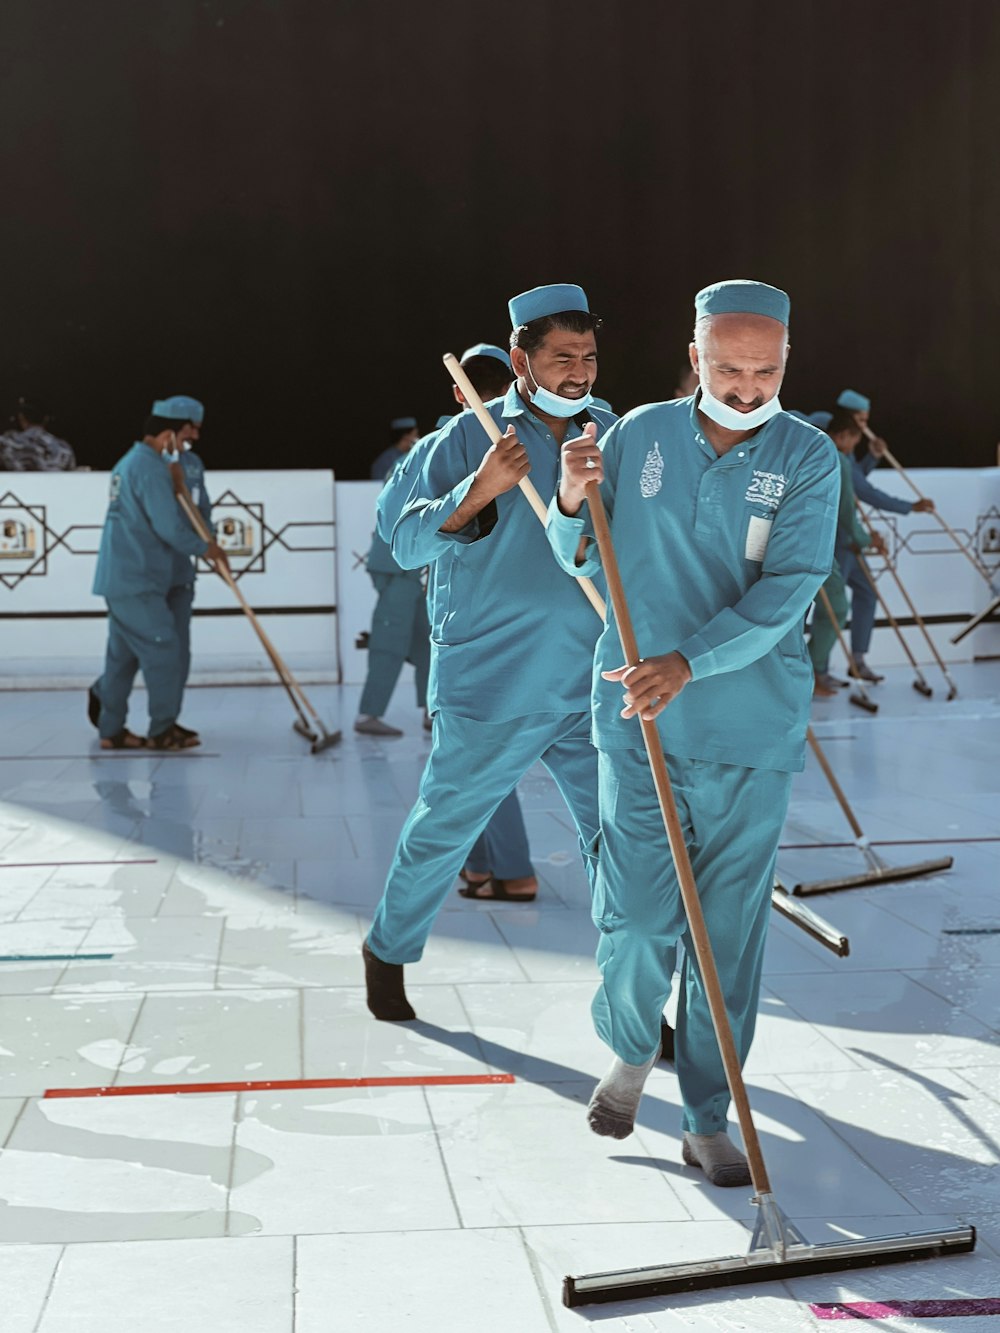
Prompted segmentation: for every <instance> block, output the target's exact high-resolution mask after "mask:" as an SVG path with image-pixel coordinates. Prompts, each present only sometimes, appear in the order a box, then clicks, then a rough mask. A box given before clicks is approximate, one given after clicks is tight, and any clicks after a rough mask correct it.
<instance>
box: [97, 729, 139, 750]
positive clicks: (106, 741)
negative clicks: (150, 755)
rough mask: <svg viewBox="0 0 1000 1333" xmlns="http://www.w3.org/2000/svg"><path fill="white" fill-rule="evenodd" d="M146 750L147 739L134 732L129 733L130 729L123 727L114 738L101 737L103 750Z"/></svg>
mask: <svg viewBox="0 0 1000 1333" xmlns="http://www.w3.org/2000/svg"><path fill="white" fill-rule="evenodd" d="M145 748H146V739H145V737H144V736H137V735H136V734H135V732H134V731H129V729H128V727H123V728H122V729H121V731H118V732H116V733H115V735H114V736H102V737H101V749H102V750H144V749H145Z"/></svg>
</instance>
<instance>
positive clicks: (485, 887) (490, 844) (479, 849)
mask: <svg viewBox="0 0 1000 1333" xmlns="http://www.w3.org/2000/svg"><path fill="white" fill-rule="evenodd" d="M461 365H462V369H463V370H464V371H465V373H466V375H467V376H468V377H469V380H470V381H471V383H472V386H473V388H474V389H475V390H476V392H477V393H478V394H479V396H480V398H482V399H483V401H484V402H490V401H491V400H492V399H494V398H502V397H503V396H504V394H505V393H506V392H507V390H508V389H509V388H510V385H511V382H512V380H513V378H514V372H513V370H512V368H511V364H510V357H509V356H508V354H507V353H506V352H505V351H504V350H503V348H502V347H498V346H497V345H496V344H495V343H475V344H474V345H473V346H472V347H467V348H466V349H465V351H464V352H463V353H462V356H461ZM452 392H453V393H454V395H455V401H456V403H457V404H458V405H459V407H460V408H464V407H465V406H466V402H465V398H464V396H463V394H462V391H461V389H460V388H459V387H458V385H457V384H454V385H452ZM451 420H452V418H451V417H441V418H439V420H438V423H437V426H436V427H435V429H434V430H433V431H432V432H431V433H430V434H429V435H425V436H424V437H423V438H422V439H420V440H418V441H417V443H416V444H415V445H414V446H413V448H412V449H411V450H410V452H409V453H408V454H407V455H406V457H405V458H404V459H403V461H402V462H400V463H398V464H397V465H396V467H395V468H394V469H393V471H392V472H391V473H390V475H389V480H388V481H387V482H386V484H385V486H384V487H383V489H382V493H381V494H380V495H379V498H378V510H377V512H378V527H377V535H378V538H380V539H381V540H383V541H385V542H388V541H391V539H392V529H393V527H394V526H395V524H396V522H397V521H398V519H399V517H400V515H401V514H402V511H403V508H404V507H405V505H406V502H407V501H408V499H409V497H410V492H411V490H412V487H413V480H414V478H415V477H416V476H417V474H418V472H419V469H420V468H421V467H422V466H423V462H424V458H425V456H426V454H427V452H428V450H429V449H430V447H431V445H432V444H433V443H434V441H435V440H436V439H437V436H438V432H439V431H441V430H442V429H443V428H444V427H445V426H447V425H449V424H450V422H451ZM435 588H436V580H435V575H434V570H433V568H431V569H430V570H429V571H428V597H429V599H430V601H431V603H432V605H433V603H434V600H435V596H436V594H435ZM460 874H461V877H462V879H463V881H464V884H463V886H462V887H461V888H460V889H459V893H460V894H461V895H462V897H464V898H479V899H486V898H489V899H497V900H503V901H507V900H510V901H517V902H531V901H532V900H533V899H534V898H535V896H536V895H537V893H538V879H537V877H536V875H535V870H534V866H533V865H532V864H531V851H530V848H529V846H528V835H527V832H526V830H525V827H524V816H523V815H522V813H521V803H520V801H519V800H518V796H517V788H516V787H515V788H514V790H513V791H512V792H511V793H510V795H509V796H506V797H504V799H503V800H502V801H501V802H500V804H499V805H498V806H497V809H496V811H495V813H494V814H493V816H492V817H491V819H490V821H489V823H488V824H487V825H486V827H485V828H484V829H483V831H482V833H481V834H480V835H479V837H478V838H477V839H476V841H475V843H474V844H473V846H472V848H471V849H470V851H469V855H468V857H467V858H466V862H465V866H464V867H463V869H462V870H461V871H460Z"/></svg>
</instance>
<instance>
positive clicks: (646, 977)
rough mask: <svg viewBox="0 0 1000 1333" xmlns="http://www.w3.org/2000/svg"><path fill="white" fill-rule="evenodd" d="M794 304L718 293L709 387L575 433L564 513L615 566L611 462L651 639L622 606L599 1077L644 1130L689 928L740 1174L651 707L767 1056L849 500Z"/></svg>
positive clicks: (723, 1151)
mask: <svg viewBox="0 0 1000 1333" xmlns="http://www.w3.org/2000/svg"><path fill="white" fill-rule="evenodd" d="M788 311H789V302H788V297H787V296H786V295H785V293H784V292H781V291H779V290H778V289H776V288H774V287H768V286H766V285H765V284H762V283H756V282H745V281H733V282H723V283H718V284H716V285H714V286H712V287H708V288H705V289H704V290H703V291H701V292H699V294H698V297H697V298H696V302H695V312H696V323H695V334H694V342H693V344H692V347H691V360H692V365H693V366H694V368H695V370H696V371H697V372H698V376H699V382H700V388H699V391H698V393H697V394H696V395H695V396H694V397H690V398H681V399H676V400H674V401H671V402H665V403H654V404H652V405H650V406H647V407H640V408H636V409H635V410H634V411H632V412H629V413H628V414H627V415H626V416H625V417H623V418H622V419H621V421H619V422H618V424H617V425H616V426H614V427H613V428H612V429H611V430H610V431H609V432H608V434H607V435H606V436H605V438H604V441H603V444H602V446H601V448H598V446H597V444H596V442H595V440H594V437H593V432H591V431H589V430H588V431H587V432H585V434H584V436H583V437H582V438H581V439H577V440H573V441H569V442H567V443H566V444H564V446H563V451H562V453H563V473H562V481H561V483H560V488H559V495H558V500H557V502H554V503H553V504H552V505H551V507H550V518H549V536H550V541H551V542H552V546H553V549H554V550H555V552H556V554H557V557H558V559H559V561H560V563H561V564H562V565H563V566H564V568H566V569H567V570H568V571H570V572H572V573H576V574H580V573H583V574H592V575H594V574H597V572H598V570H599V569H600V561H599V559H598V557H597V554H596V547H595V546H594V544H593V542H592V539H591V534H592V532H593V528H592V526H591V522H590V516H589V511H587V510H585V509H583V506H584V500H585V485H586V483H587V482H588V481H589V480H590V479H592V478H596V479H597V480H599V481H600V482H601V492H602V495H603V497H604V502H605V505H606V506H607V509H608V512H609V514H610V516H611V523H612V532H613V536H614V541H615V546H616V549H617V553H618V559H619V561H620V564H621V573H622V579H623V582H624V586H625V591H626V595H627V596H628V598H629V605H630V609H631V613H632V617H633V620H634V622H635V630H636V636H637V639H638V643H639V649H640V652H644V653H646V654H648V656H645V657H644V658H643V659H642V662H641V663H640V665H639V666H637V667H635V668H631V669H630V668H628V667H627V666H623V665H622V648H621V644H620V641H619V636H618V629H617V625H616V623H615V621H614V617H613V615H611V616H610V619H609V623H608V625H607V627H606V629H605V631H604V633H603V634H602V635H601V637H600V640H599V642H598V644H597V651H596V655H595V663H594V683H593V707H594V742H595V744H596V745H597V747H598V751H599V769H600V793H601V856H600V863H599V867H598V874H597V886H596V892H595V902H594V919H595V921H596V923H597V926H598V928H599V930H600V932H601V934H600V941H599V945H598V954H597V958H598V964H599V966H600V969H601V973H602V983H601V986H600V989H599V991H598V993H597V995H596V996H595V999H594V1005H593V1012H594V1019H595V1024H596V1027H597V1031H598V1033H599V1035H600V1036H601V1038H602V1039H603V1040H604V1041H605V1042H606V1043H607V1045H608V1046H610V1047H611V1049H612V1050H613V1051H614V1054H615V1060H614V1062H613V1064H612V1066H611V1069H610V1070H609V1072H608V1074H607V1075H606V1076H605V1078H604V1079H603V1080H602V1081H601V1083H600V1084H599V1085H598V1088H597V1090H596V1092H595V1094H594V1097H593V1100H592V1102H591V1105H590V1109H589V1121H590V1125H591V1128H592V1129H593V1130H594V1131H595V1132H596V1133H598V1134H608V1135H612V1136H613V1137H615V1138H624V1137H626V1136H627V1135H628V1134H629V1133H631V1130H632V1127H633V1122H634V1119H635V1114H636V1110H637V1108H638V1104H639V1099H640V1097H641V1094H642V1088H643V1083H644V1081H645V1079H646V1077H647V1075H648V1073H649V1071H650V1069H651V1068H652V1066H653V1064H654V1062H655V1060H656V1058H657V1053H658V1048H659V1042H660V1018H661V1013H662V1010H663V1006H664V1003H665V1001H666V998H667V996H668V994H669V991H670V985H671V972H672V967H673V960H674V945H675V944H676V941H677V940H678V939H681V940H683V941H684V944H685V959H684V963H683V965H682V969H681V992H680V997H679V1005H678V1018H677V1032H676V1056H675V1058H676V1068H677V1074H678V1079H679V1081H680V1088H681V1093H682V1096H683V1101H684V1118H683V1129H684V1160H685V1161H686V1162H688V1163H689V1164H692V1165H698V1166H701V1167H702V1168H703V1169H704V1171H705V1173H706V1175H707V1176H708V1177H709V1179H710V1180H712V1181H713V1183H715V1184H720V1185H736V1184H745V1183H749V1174H748V1171H747V1167H746V1161H745V1158H744V1157H743V1155H742V1154H741V1153H740V1152H739V1151H738V1149H737V1148H736V1147H735V1146H734V1145H733V1144H732V1143H731V1142H730V1141H729V1138H728V1135H727V1133H726V1117H727V1111H728V1106H729V1093H728V1089H727V1087H726V1079H725V1074H724V1070H723V1066H722V1062H721V1059H720V1056H719V1051H718V1045H717V1043H716V1039H715V1035H714V1031H713V1028H712V1023H711V1017H710V1013H709V1009H708V1004H707V1002H706V999H705V995H704V991H703V988H702V983H701V979H700V976H699V973H698V969H697V967H696V965H695V963H694V961H693V952H692V949H691V948H690V941H689V938H688V932H687V923H686V919H685V916H684V911H683V907H682V903H681V898H680V892H679V888H678V884H677V879H676V875H675V873H674V869H673V864H672V861H671V858H670V853H669V851H668V847H667V841H666V835H665V833H664V829H663V822H662V818H661V815H660V811H659V807H658V804H657V799H656V792H655V788H654V786H653V782H652V778H651V776H650V772H649V767H648V764H647V761H646V757H645V753H644V750H643V746H642V739H641V731H640V727H639V724H638V721H637V717H638V716H639V715H641V716H642V717H644V718H647V719H650V720H652V719H654V718H655V719H658V727H659V730H660V735H661V737H662V740H663V744H664V749H665V751H666V753H667V763H668V767H669V769H670V774H671V778H672V780H673V783H674V790H675V795H676V798H677V805H678V810H679V813H680V817H681V821H682V823H683V824H684V827H685V832H686V837H687V843H688V849H689V851H690V854H691V860H692V864H693V867H694V874H695V879H696V881H697V884H698V888H699V894H700V897H701V901H702V906H703V908H704V912H705V918H706V922H707V925H708V931H709V934H710V937H711V940H712V945H713V949H714V952H715V957H716V961H717V963H718V968H719V975H720V979H721V984H722V989H723V993H724V995H725V997H726V1003H727V1008H728V1011H729V1016H730V1020H731V1022H732V1025H733V1031H734V1034H735V1039H736V1043H737V1047H738V1049H739V1051H740V1054H741V1058H743V1059H745V1058H746V1055H747V1052H748V1051H749V1048H750V1042H751V1038H752V1035H753V1029H754V1023H755V1019H756V1012H757V1000H758V990H759V984H760V972H761V963H762V958H763V951H764V942H765V937H766V930H767V920H768V915H769V912H770V897H771V887H772V884H773V872H774V862H775V858H776V854H777V846H778V838H779V834H780V831H781V827H782V824H783V822H784V818H785V812H786V809H787V805H788V796H789V789H790V787H791V779H792V774H793V773H794V772H795V771H797V770H799V769H801V768H802V766H803V761H804V748H805V730H806V723H807V719H808V709H809V697H810V689H809V687H810V683H811V676H812V673H811V671H810V669H809V659H808V656H807V655H806V650H805V643H804V641H803V633H802V626H803V622H804V619H805V613H806V610H807V609H808V606H809V604H810V602H811V601H812V599H813V598H814V597H815V595H816V590H817V588H818V587H819V586H820V584H821V583H822V582H823V580H824V578H825V577H826V576H827V574H828V573H829V571H830V566H831V562H832V558H833V540H834V532H835V527H836V514H837V488H838V467H837V460H836V455H835V453H834V451H833V449H832V447H831V445H830V442H829V440H828V439H827V438H826V437H825V436H824V435H822V434H821V433H820V432H819V431H817V430H815V429H814V428H813V427H812V426H809V425H807V424H806V423H804V422H802V421H798V420H796V419H795V418H793V417H791V416H790V415H789V414H788V413H785V412H783V411H782V410H781V406H780V403H779V401H778V396H777V395H778V390H779V388H780V385H781V380H782V376H783V374H784V368H785V359H786V356H787V349H788V347H787V334H788V329H787V325H788ZM581 510H583V512H581ZM622 689H624V691H625V695H624V707H623V706H622V704H623V699H622V693H621V691H622Z"/></svg>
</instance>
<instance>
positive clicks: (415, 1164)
mask: <svg viewBox="0 0 1000 1333" xmlns="http://www.w3.org/2000/svg"><path fill="white" fill-rule="evenodd" d="M241 1100H242V1116H241V1120H240V1124H239V1127H238V1129H237V1138H236V1144H237V1152H236V1159H235V1164H234V1175H233V1190H232V1196H231V1207H232V1209H233V1211H234V1212H235V1213H237V1214H239V1215H241V1216H242V1217H243V1218H253V1219H255V1220H256V1222H257V1227H258V1229H259V1230H262V1231H265V1232H272V1233H273V1232H279V1233H292V1232H295V1233H308V1232H352V1231H396V1230H423V1229H425V1228H428V1229H429V1228H438V1227H454V1226H456V1225H457V1221H458V1219H457V1217H456V1213H455V1206H454V1204H453V1202H452V1198H451V1192H450V1190H449V1186H448V1179H447V1176H446V1174H445V1171H444V1168H443V1166H442V1163H441V1154H440V1151H439V1149H438V1145H437V1142H436V1139H435V1134H434V1129H433V1126H432V1125H431V1120H430V1116H429V1114H428V1111H427V1105H426V1102H425V1100H424V1096H423V1093H422V1091H421V1089H419V1088H350V1089H326V1088H322V1089H316V1090H309V1091H301V1092H300V1091H281V1092H275V1093H253V1094H246V1095H245V1096H244V1097H243V1098H242V1099H241ZM404 1180H405V1182H406V1186H405V1188H400V1182H401V1181H404Z"/></svg>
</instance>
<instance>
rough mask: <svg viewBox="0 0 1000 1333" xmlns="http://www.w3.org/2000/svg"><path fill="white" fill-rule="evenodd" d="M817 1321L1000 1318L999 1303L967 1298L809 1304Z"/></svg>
mask: <svg viewBox="0 0 1000 1333" xmlns="http://www.w3.org/2000/svg"><path fill="white" fill-rule="evenodd" d="M809 1309H810V1310H811V1311H812V1312H813V1314H814V1315H816V1317H817V1318H818V1319H907V1318H908V1319H971V1318H974V1317H975V1316H977V1315H1000V1300H997V1299H995V1298H994V1297H983V1298H976V1297H967V1298H965V1299H964V1300H941V1301H846V1302H839V1301H837V1302H831V1303H829V1304H827V1303H823V1304H821V1305H810V1306H809Z"/></svg>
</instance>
